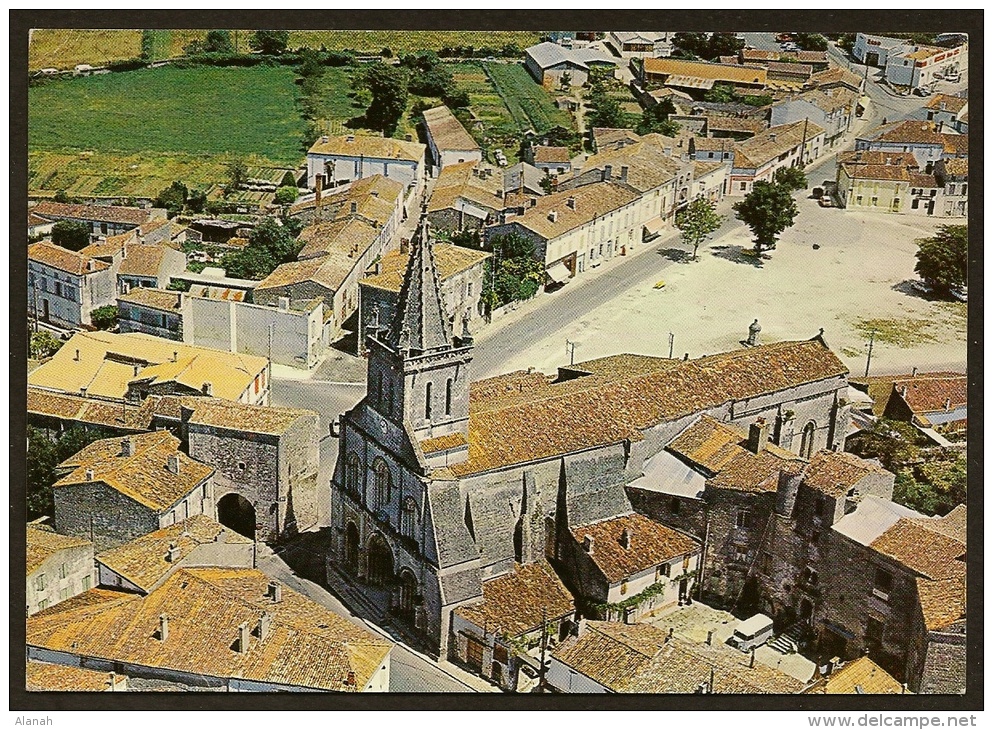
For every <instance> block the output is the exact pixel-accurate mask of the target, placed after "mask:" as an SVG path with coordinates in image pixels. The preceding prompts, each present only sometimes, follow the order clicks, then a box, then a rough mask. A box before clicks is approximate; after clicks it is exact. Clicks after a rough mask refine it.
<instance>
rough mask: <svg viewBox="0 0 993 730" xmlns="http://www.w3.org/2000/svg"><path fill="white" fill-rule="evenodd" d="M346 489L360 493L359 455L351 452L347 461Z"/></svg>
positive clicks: (355, 493) (352, 492) (353, 493)
mask: <svg viewBox="0 0 993 730" xmlns="http://www.w3.org/2000/svg"><path fill="white" fill-rule="evenodd" d="M345 489H346V490H348V492H349V493H350V494H352V495H357V494H358V493H359V457H358V456H357V455H356V454H349V455H348V459H347V460H346V462H345Z"/></svg>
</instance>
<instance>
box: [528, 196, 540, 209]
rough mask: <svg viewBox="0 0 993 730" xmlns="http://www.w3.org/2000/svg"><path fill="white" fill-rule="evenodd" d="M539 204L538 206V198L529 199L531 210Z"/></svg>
mask: <svg viewBox="0 0 993 730" xmlns="http://www.w3.org/2000/svg"><path fill="white" fill-rule="evenodd" d="M537 204H538V199H537V198H534V197H532V198H528V207H529V208H533V207H534V206H536V205H537Z"/></svg>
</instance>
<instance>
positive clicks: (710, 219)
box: [676, 198, 724, 260]
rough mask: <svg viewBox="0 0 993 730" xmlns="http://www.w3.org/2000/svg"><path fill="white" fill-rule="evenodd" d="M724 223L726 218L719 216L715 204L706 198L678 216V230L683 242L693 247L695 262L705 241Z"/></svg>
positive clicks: (694, 202) (698, 200) (691, 204)
mask: <svg viewBox="0 0 993 730" xmlns="http://www.w3.org/2000/svg"><path fill="white" fill-rule="evenodd" d="M722 223H724V216H722V215H718V214H717V209H716V207H715V206H714V204H713V203H712V202H710V201H709V200H706V199H704V198H697V199H696V200H694V201H693V202H691V203H690V204H689V205H688V206H686V208H685V209H684V210H681V211H680V212H679V213H678V214H677V215H676V228H678V229H679V232H680V235H681V236H682V239H683V242H684V243H686V244H688V245H690V246H692V247H693V258H694V260H695V259H696V254H697V250H698V249H699V248H700V244H701V243H703V240H704V239H705V238H706V237H707V236H709V235H710V234H711V233H713V232H714V231H716V230H717V229H718V228H720V227H721V224H722Z"/></svg>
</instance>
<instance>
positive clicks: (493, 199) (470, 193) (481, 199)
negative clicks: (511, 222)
mask: <svg viewBox="0 0 993 730" xmlns="http://www.w3.org/2000/svg"><path fill="white" fill-rule="evenodd" d="M459 199H462V200H467V201H469V202H470V203H472V204H475V205H477V206H478V207H480V208H483V209H484V210H485V211H486V212H487V213H495V212H497V211H499V210H502V209H503V207H504V201H503V198H502V197H500V196H499V195H496V194H494V193H491V192H490V191H488V190H484V189H483V188H480V187H477V186H476V185H472V184H466V185H460V186H458V187H455V186H451V187H444V188H440V189H439V188H437V187H436V188H435V190H434V192H433V193H432V194H431V199H430V200H429V201H428V213H435V212H437V211H439V210H447V209H449V208H454V207H455V204H456V202H457V201H458V200H459Z"/></svg>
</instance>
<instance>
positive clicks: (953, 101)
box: [924, 94, 969, 114]
mask: <svg viewBox="0 0 993 730" xmlns="http://www.w3.org/2000/svg"><path fill="white" fill-rule="evenodd" d="M968 103H969V100H968V99H966V98H964V97H961V96H951V95H949V94H935V95H934V96H932V97H931V98H930V99H928V100H927V104H925V105H924V108H925V109H933V110H935V111H939V110H942V111H949V112H953V113H955V114H958V113H959V112H960V111H962V109H963V108H964V107H965V105H966V104H968Z"/></svg>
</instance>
